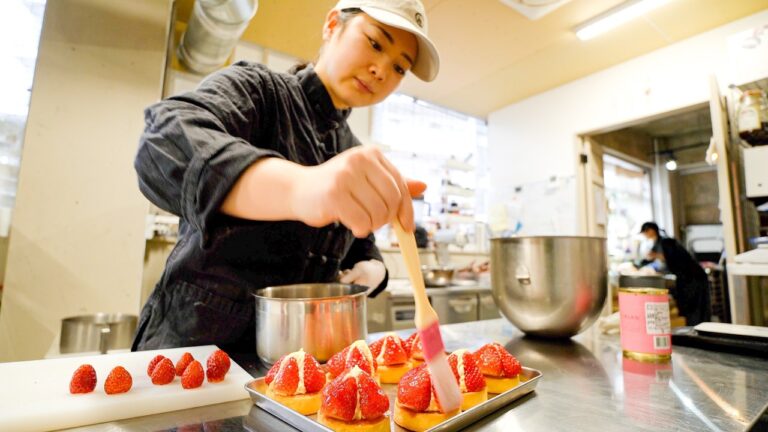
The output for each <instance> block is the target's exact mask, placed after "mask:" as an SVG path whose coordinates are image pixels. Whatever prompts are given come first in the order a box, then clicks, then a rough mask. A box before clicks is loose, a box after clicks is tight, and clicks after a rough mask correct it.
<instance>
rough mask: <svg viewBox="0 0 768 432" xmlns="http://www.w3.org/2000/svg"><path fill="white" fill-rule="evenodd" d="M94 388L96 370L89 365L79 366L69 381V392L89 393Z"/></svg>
mask: <svg viewBox="0 0 768 432" xmlns="http://www.w3.org/2000/svg"><path fill="white" fill-rule="evenodd" d="M95 388H96V370H95V369H94V368H93V366H91V365H89V364H84V365H80V367H78V368H77V369H76V370H75V373H73V374H72V379H71V380H70V381H69V392H70V393H72V394H76V393H90V392H92V391H93V389H95Z"/></svg>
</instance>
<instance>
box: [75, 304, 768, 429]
mask: <svg viewBox="0 0 768 432" xmlns="http://www.w3.org/2000/svg"><path fill="white" fill-rule="evenodd" d="M442 330H443V338H444V340H445V344H446V348H447V349H448V350H451V351H452V350H455V349H459V348H470V349H475V348H478V347H480V346H481V345H483V344H484V343H486V342H489V341H497V342H499V343H502V344H504V345H505V346H506V348H507V349H508V350H509V351H510V352H512V353H513V354H514V355H515V356H516V357H517V358H518V359H519V360H520V361H521V363H522V364H523V365H525V366H528V367H531V368H534V369H538V370H540V371H541V372H542V373H543V377H542V378H541V381H540V382H539V384H538V387H537V388H536V391H535V392H534V393H532V394H530V395H528V396H526V397H524V398H523V399H521V400H518V401H516V402H515V403H513V404H511V405H509V406H507V407H505V408H502V409H501V410H499V411H497V412H496V413H494V414H493V415H491V416H489V417H487V418H485V419H483V420H482V421H480V422H478V423H475V424H474V425H472V426H470V427H469V428H467V429H464V430H465V431H476V430H477V431H479V430H482V431H509V430H525V431H601V432H603V431H606V430H610V431H621V430H631V431H659V430H679V431H700V430H712V431H741V430H746V429H747V427H748V426H749V425H750V423H752V422H753V421H754V420H755V419H757V418H758V417H760V416H761V414H762V413H763V412H764V411H765V410H766V408H768V362H767V361H765V360H762V359H759V358H756V357H747V356H740V355H734V354H724V353H717V352H710V351H704V350H700V349H695V348H687V347H674V349H673V355H672V361H671V363H667V364H644V363H638V362H631V361H628V360H627V359H624V358H622V356H621V350H620V347H619V340H618V336H615V335H611V336H607V335H601V334H598V333H597V326H593V327H591V328H590V329H589V330H587V332H585V333H582V334H581V335H578V336H576V337H574V338H573V339H572V340H566V341H544V340H536V339H530V338H525V337H523V334H522V333H521V332H520V331H518V330H517V329H516V328H514V327H513V326H512V325H511V324H509V323H508V322H507V321H506V320H503V319H496V320H488V321H478V322H471V323H462V324H451V325H445V326H442ZM398 333H399V334H400V335H402V336H407V335H409V334H410V332H409V331H401V332H398ZM380 336H381V334H371V335H370V336H369V340H375V339H377V338H378V337H380ZM468 341H472V342H468ZM238 362H239V363H240V364H241V366H244V367H245V368H246V370H249V372H251V373H252V374H254V375H255V376H258V375H261V374H263V373H264V368H263V366H260V365H257V364H255V363H253V362H250V361H249V360H244V361H238ZM182 427H183V429H184V430H211V429H213V430H218V431H229V430H243V429H249V430H253V431H262V430H265V431H267V430H268V431H278V430H289V431H290V430H293V429H292V428H291V427H289V426H287V425H285V424H284V423H282V422H281V421H280V420H278V419H277V418H275V417H273V416H272V415H270V414H268V413H267V412H265V411H262V410H261V409H259V408H257V407H255V406H254V405H252V404H251V402H250V400H243V401H239V402H232V403H226V404H220V405H214V406H209V407H201V408H196V409H189V410H184V411H176V412H172V413H167V414H159V415H153V416H146V417H141V418H137V419H129V420H122V421H116V422H111V423H105V424H100V425H93V426H89V427H87V428H78V429H76V430H102V431H107V430H109V431H112V430H116V429H130V430H137V429H140V430H173V429H177V428H178V429H182Z"/></svg>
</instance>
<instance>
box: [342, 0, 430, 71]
mask: <svg viewBox="0 0 768 432" xmlns="http://www.w3.org/2000/svg"><path fill="white" fill-rule="evenodd" d="M351 8H356V9H360V10H362V11H363V12H365V13H366V14H368V16H370V17H371V18H373V19H375V20H376V21H379V22H381V23H384V24H386V25H389V26H392V27H395V28H399V29H401V30H405V31H407V32H409V33H411V34H413V35H414V36H416V40H417V41H418V43H419V52H418V54H417V55H416V59H415V60H414V61H415V63H414V65H413V68H412V69H411V72H413V74H414V75H416V76H417V77H418V78H420V79H422V80H424V81H432V80H434V79H435V77H436V76H437V72H438V70H439V69H440V55H439V54H438V53H437V48H435V44H434V43H432V41H431V40H429V37H427V14H426V12H425V11H424V5H422V4H421V1H419V0H341V1H339V2H338V3H336V6H335V7H334V9H338V10H344V9H351Z"/></svg>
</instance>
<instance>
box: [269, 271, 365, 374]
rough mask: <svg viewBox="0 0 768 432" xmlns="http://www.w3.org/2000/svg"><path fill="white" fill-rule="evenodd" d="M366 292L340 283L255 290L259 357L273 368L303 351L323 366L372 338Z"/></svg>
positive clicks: (360, 288)
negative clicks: (274, 365)
mask: <svg viewBox="0 0 768 432" xmlns="http://www.w3.org/2000/svg"><path fill="white" fill-rule="evenodd" d="M367 290H368V289H367V288H366V287H364V286H361V285H346V284H340V283H327V284H299V285H283V286H275V287H269V288H262V289H260V290H257V291H256V292H255V293H254V297H255V299H256V353H257V354H258V356H259V358H260V359H261V361H263V362H264V363H266V364H269V365H271V364H274V363H275V362H276V361H277V360H279V359H280V357H281V356H282V355H284V354H285V353H289V352H293V351H298V350H299V349H300V348H303V349H304V351H306V352H308V353H310V354H312V355H313V356H315V358H316V359H317V360H318V361H320V362H324V361H326V360H328V359H329V358H331V356H332V355H333V354H335V353H337V352H339V351H341V350H342V349H344V348H345V347H346V346H347V345H349V344H351V343H352V342H354V341H356V340H358V339H365V337H366V336H367V335H368V327H367V319H366V303H365V302H366V297H365V293H366V291H367Z"/></svg>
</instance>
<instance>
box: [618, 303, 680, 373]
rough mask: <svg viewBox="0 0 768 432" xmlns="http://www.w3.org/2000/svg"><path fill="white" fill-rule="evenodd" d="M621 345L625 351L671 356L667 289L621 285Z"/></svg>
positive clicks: (654, 356) (655, 356)
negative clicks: (625, 286) (622, 286)
mask: <svg viewBox="0 0 768 432" xmlns="http://www.w3.org/2000/svg"><path fill="white" fill-rule="evenodd" d="M619 317H620V324H619V325H620V329H621V349H622V350H623V351H624V352H625V353H636V354H640V356H639V357H644V356H643V355H647V356H648V357H649V358H650V359H658V358H668V357H669V355H670V354H671V353H672V335H671V326H670V320H669V295H668V292H667V290H666V289H659V288H621V289H619Z"/></svg>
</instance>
